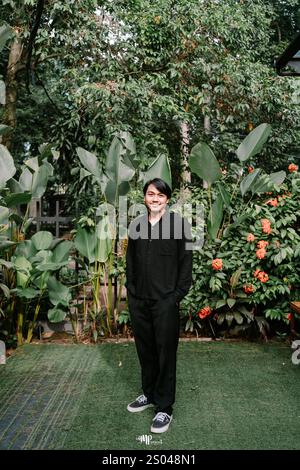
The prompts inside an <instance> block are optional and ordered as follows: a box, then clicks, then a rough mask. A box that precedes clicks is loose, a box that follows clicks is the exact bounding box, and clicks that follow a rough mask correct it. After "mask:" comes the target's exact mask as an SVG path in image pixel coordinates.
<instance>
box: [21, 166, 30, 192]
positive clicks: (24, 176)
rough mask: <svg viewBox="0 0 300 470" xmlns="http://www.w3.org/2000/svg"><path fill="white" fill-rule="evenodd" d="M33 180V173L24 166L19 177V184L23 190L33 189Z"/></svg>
mask: <svg viewBox="0 0 300 470" xmlns="http://www.w3.org/2000/svg"><path fill="white" fill-rule="evenodd" d="M32 182H33V174H32V173H31V171H30V170H29V169H28V168H24V170H23V171H22V173H21V175H20V178H19V184H20V186H21V188H22V189H23V191H31V188H32Z"/></svg>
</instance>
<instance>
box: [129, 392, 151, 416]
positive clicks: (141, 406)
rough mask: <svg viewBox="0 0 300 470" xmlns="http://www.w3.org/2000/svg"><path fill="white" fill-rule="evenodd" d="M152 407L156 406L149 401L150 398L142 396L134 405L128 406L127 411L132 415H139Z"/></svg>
mask: <svg viewBox="0 0 300 470" xmlns="http://www.w3.org/2000/svg"><path fill="white" fill-rule="evenodd" d="M150 406H154V405H153V403H151V402H150V401H148V398H147V397H145V395H140V396H139V397H137V398H136V399H135V400H134V401H133V402H132V403H129V405H127V410H128V411H130V412H131V413H137V412H138V411H144V410H146V409H147V408H149V407H150Z"/></svg>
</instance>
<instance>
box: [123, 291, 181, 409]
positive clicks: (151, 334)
mask: <svg viewBox="0 0 300 470" xmlns="http://www.w3.org/2000/svg"><path fill="white" fill-rule="evenodd" d="M128 304H129V310H130V318H131V324H132V329H133V334H134V337H135V344H136V349H137V354H138V357H139V361H140V364H141V369H142V388H143V392H144V395H145V396H146V397H147V398H148V399H149V400H150V401H151V402H153V403H154V404H155V405H156V412H158V411H163V412H166V413H168V414H172V405H173V403H174V401H175V389H176V352H177V346H178V339H179V309H178V305H177V304H176V301H175V300H174V299H173V298H172V297H168V298H166V299H160V300H146V299H138V298H136V297H133V296H132V295H131V294H128Z"/></svg>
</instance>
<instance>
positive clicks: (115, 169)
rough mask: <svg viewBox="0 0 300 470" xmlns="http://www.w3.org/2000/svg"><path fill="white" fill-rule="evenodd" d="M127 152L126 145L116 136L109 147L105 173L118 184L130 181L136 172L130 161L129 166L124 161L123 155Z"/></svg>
mask: <svg viewBox="0 0 300 470" xmlns="http://www.w3.org/2000/svg"><path fill="white" fill-rule="evenodd" d="M125 152H126V149H125V148H124V145H123V144H122V143H121V141H120V139H118V137H116V136H115V137H114V138H113V141H112V143H111V145H110V147H109V150H108V153H107V157H106V163H105V174H106V175H107V176H108V177H109V179H110V180H112V181H115V182H116V184H117V185H119V184H120V183H122V182H123V181H130V180H131V179H132V178H133V176H134V173H135V169H134V168H133V166H132V165H131V163H130V166H127V165H126V164H125V163H124V161H123V156H124V154H125Z"/></svg>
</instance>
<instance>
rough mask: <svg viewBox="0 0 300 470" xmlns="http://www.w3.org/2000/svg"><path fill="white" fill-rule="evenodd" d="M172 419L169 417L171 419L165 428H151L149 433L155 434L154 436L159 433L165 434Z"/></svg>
mask: <svg viewBox="0 0 300 470" xmlns="http://www.w3.org/2000/svg"><path fill="white" fill-rule="evenodd" d="M172 419H173V416H171V419H170V421H169V422H168V424H166V425H165V426H163V427H161V428H155V427H153V426H151V429H150V431H151V432H153V433H155V434H159V433H161V432H166V431H167V430H168V429H169V426H170V424H171V421H172Z"/></svg>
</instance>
